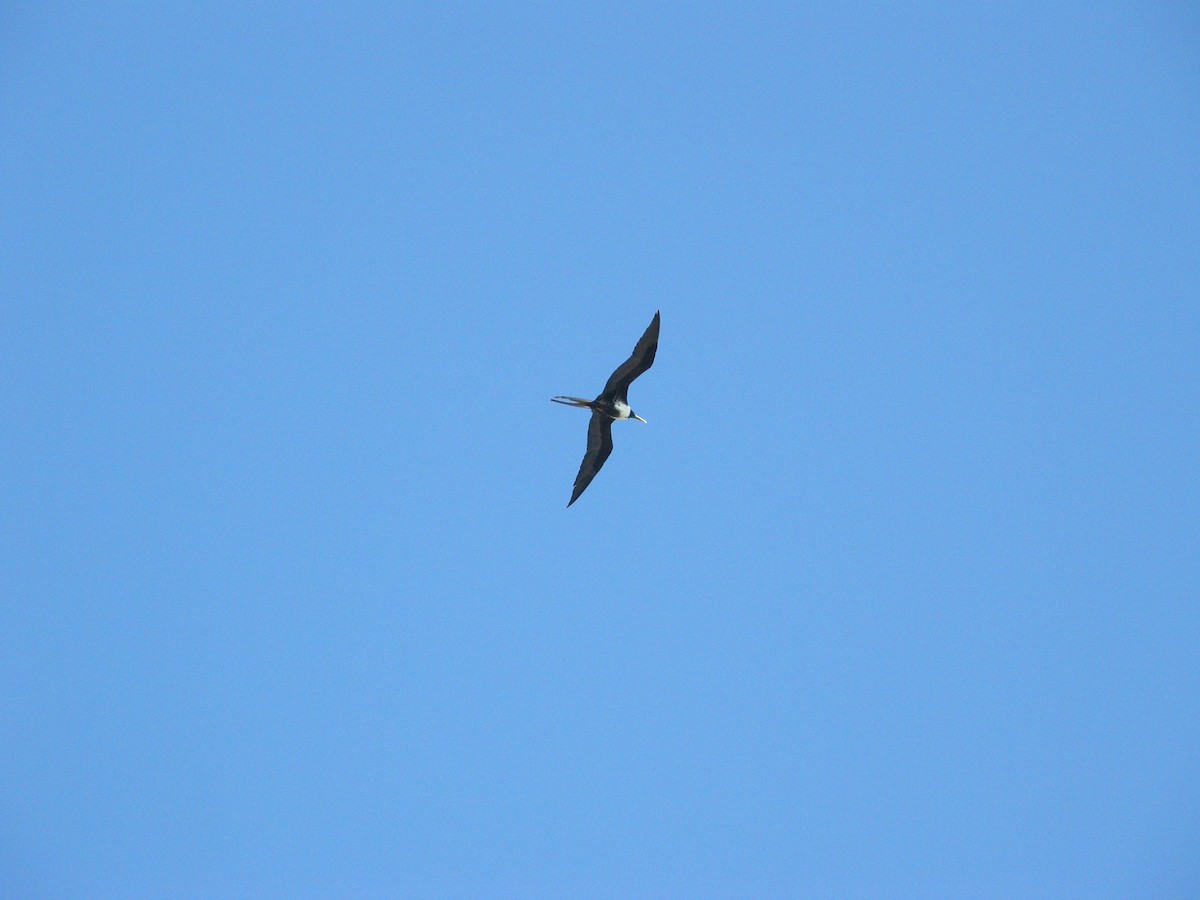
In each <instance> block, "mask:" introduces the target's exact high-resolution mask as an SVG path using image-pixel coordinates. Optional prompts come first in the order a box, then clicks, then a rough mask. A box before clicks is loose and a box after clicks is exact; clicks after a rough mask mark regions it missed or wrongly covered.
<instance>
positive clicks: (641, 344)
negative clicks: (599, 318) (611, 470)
mask: <svg viewBox="0 0 1200 900" xmlns="http://www.w3.org/2000/svg"><path fill="white" fill-rule="evenodd" d="M657 352H658V313H655V314H654V320H653V321H651V323H650V324H649V325H648V326H647V327H646V332H645V334H643V335H642V338H641V340H639V341H638V342H637V346H636V347H634V348H633V355H632V356H630V357H629V359H627V360H625V362H623V363H621V365H620V366H618V367H617V371H615V372H613V373H612V375H611V376H610V377H609V379H608V384H606V385H605V386H604V393H603V394H601V395H600V396H601V397H608V398H609V399H620V400H626V401H628V399H629V398H628V397H626V396H625V395H626V392H627V391H628V390H629V385H630V384H632V383H633V379H635V378H637V377H638V376H639V375H641V374H642V373H643V372H645V371H646V370H647V369H648V368H650V367H651V366H652V365H654V354H655V353H657ZM597 468H599V466H597Z"/></svg>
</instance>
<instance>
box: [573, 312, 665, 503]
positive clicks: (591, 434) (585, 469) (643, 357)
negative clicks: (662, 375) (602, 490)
mask: <svg viewBox="0 0 1200 900" xmlns="http://www.w3.org/2000/svg"><path fill="white" fill-rule="evenodd" d="M657 352H658V313H655V314H654V320H653V321H652V322H651V323H650V325H649V327H647V328H646V332H645V333H644V334H643V335H642V337H641V340H639V341H638V342H637V346H636V347H634V348H633V353H632V355H630V357H629V359H627V360H625V362H623V363H621V365H619V366H618V367H617V370H616V371H615V372H613V373H612V375H611V376H610V377H609V379H608V384H606V385H604V390H603V391H602V392H601V393H600V396H598V397H597V398H596V399H595V400H584V399H582V398H581V397H551V398H550V399H551V400H553V401H554V402H555V403H563V404H566V405H567V406H579V407H585V408H587V409H590V410H591V411H592V421H591V423H590V424H589V425H588V442H587V452H586V453H585V454H584V455H583V462H582V463H580V465H579V474H578V475H576V476H575V489H574V490H573V491H572V492H571V503H574V502H575V501H576V500H578V499H579V495H580V494H582V493H583V492H584V490H585V489H586V488H587V486H588V485H589V484H591V483H592V479H593V478H595V477H596V473H597V472H599V471H600V469H601V467H602V466H603V465H604V461H605V460H606V459H608V455H609V454H610V453H612V446H613V445H612V423H613V422H614V421H615V420H617V419H637V420H638V421H639V422H645V421H646V420H645V419H643V418H642V417H641V416H639V415H637V414H635V413H634V411H633V410H632V409H630V408H629V396H628V395H629V385H630V384H632V383H633V380H634V379H635V378H637V377H638V376H639V375H641V374H642V373H643V372H645V371H646V370H647V369H649V368H650V366H652V365H653V364H654V355H655V354H656V353H657ZM571 503H568V504H567V506H570V505H571Z"/></svg>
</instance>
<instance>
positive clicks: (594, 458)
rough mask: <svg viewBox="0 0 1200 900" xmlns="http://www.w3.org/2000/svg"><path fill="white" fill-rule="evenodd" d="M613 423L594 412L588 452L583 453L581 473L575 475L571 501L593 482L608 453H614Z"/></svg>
mask: <svg viewBox="0 0 1200 900" xmlns="http://www.w3.org/2000/svg"><path fill="white" fill-rule="evenodd" d="M612 423H613V420H612V419H610V418H609V417H608V416H606V415H605V414H604V413H602V412H593V413H592V421H591V422H590V423H589V424H588V445H587V453H585V454H583V462H582V463H580V464H579V474H578V475H576V476H575V490H573V491H571V503H574V502H575V501H576V500H578V499H579V495H580V494H582V493H583V492H584V490H586V489H587V486H588V485H589V484H591V483H592V479H593V478H595V477H596V473H597V472H599V471H600V468H601V467H602V466H603V465H604V461H605V460H606V459H608V454H610V453H612ZM571 503H568V504H567V506H570V505H571Z"/></svg>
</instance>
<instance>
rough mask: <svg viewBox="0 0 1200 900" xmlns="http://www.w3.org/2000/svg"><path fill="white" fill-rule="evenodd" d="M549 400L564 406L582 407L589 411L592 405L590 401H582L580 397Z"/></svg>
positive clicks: (552, 398)
mask: <svg viewBox="0 0 1200 900" xmlns="http://www.w3.org/2000/svg"><path fill="white" fill-rule="evenodd" d="M550 399H551V400H553V401H554V402H555V403H561V404H563V405H564V406H584V407H587V408H589V409H590V408H591V405H592V401H591V400H584V399H583V398H582V397H551V398H550Z"/></svg>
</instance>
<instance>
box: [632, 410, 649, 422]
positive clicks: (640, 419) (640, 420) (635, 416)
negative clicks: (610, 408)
mask: <svg viewBox="0 0 1200 900" xmlns="http://www.w3.org/2000/svg"><path fill="white" fill-rule="evenodd" d="M633 417H634V418H635V419H637V420H638V421H639V422H641V423H642V424H643V425H649V424H650V423H649V422H647V421H646V420H645V419H643V418H642V417H641V416H639V415H637V414H636V413H635V414H634V416H633Z"/></svg>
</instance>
